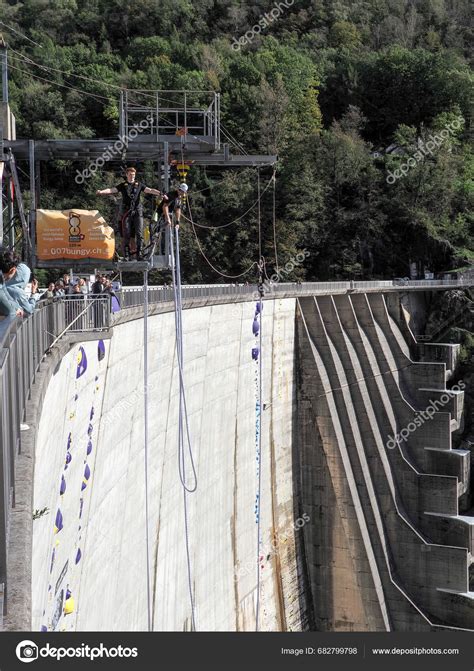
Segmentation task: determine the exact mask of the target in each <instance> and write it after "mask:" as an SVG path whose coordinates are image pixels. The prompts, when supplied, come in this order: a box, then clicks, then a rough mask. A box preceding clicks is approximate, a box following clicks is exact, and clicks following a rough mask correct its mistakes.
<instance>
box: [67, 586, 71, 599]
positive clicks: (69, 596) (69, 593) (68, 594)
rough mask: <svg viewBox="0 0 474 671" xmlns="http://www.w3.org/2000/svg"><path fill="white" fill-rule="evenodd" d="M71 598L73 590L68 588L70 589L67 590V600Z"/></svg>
mask: <svg viewBox="0 0 474 671" xmlns="http://www.w3.org/2000/svg"><path fill="white" fill-rule="evenodd" d="M70 598H71V590H70V589H69V588H68V589H66V599H70Z"/></svg>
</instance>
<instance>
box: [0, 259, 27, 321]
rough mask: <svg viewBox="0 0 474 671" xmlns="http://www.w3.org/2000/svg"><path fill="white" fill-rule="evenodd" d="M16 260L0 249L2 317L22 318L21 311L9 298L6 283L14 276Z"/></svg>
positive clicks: (0, 308) (11, 298)
mask: <svg viewBox="0 0 474 671" xmlns="http://www.w3.org/2000/svg"><path fill="white" fill-rule="evenodd" d="M16 267H17V260H16V258H15V255H14V254H12V253H11V252H10V251H8V250H7V249H1V248H0V315H1V316H2V317H14V316H15V315H17V316H18V317H22V316H23V310H22V309H21V308H20V306H19V304H18V303H17V302H16V300H15V299H14V298H13V297H12V296H11V294H10V293H9V291H8V288H7V282H8V281H9V280H10V279H12V278H13V277H14V275H15V274H16Z"/></svg>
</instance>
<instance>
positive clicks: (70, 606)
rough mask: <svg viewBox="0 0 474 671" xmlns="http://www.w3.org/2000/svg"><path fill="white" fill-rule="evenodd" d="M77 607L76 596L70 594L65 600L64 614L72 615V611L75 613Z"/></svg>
mask: <svg viewBox="0 0 474 671" xmlns="http://www.w3.org/2000/svg"><path fill="white" fill-rule="evenodd" d="M75 608H76V604H75V603H74V597H73V596H70V597H69V599H66V601H65V602H64V615H70V614H71V613H74V609H75Z"/></svg>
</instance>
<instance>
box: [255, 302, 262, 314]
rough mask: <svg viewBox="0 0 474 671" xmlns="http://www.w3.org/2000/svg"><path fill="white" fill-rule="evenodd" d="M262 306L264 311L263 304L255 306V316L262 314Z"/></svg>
mask: <svg viewBox="0 0 474 671" xmlns="http://www.w3.org/2000/svg"><path fill="white" fill-rule="evenodd" d="M260 306H261V309H262V310H263V303H260V302H259V303H257V305H256V306H255V314H256V315H259V314H260Z"/></svg>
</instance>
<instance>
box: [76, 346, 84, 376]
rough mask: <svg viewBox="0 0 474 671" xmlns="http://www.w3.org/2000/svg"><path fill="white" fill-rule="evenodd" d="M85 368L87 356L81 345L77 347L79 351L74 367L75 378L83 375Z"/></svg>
mask: <svg viewBox="0 0 474 671" xmlns="http://www.w3.org/2000/svg"><path fill="white" fill-rule="evenodd" d="M86 370H87V356H86V351H85V349H84V348H83V347H79V352H78V353H77V368H76V379H77V378H79V377H81V375H84V373H85V372H86Z"/></svg>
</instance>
